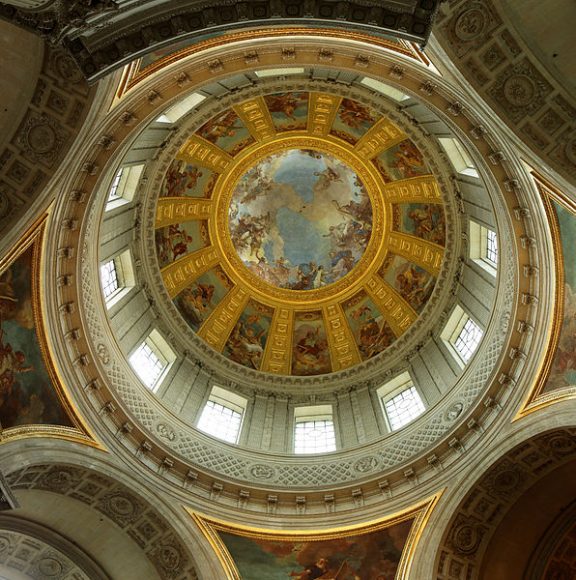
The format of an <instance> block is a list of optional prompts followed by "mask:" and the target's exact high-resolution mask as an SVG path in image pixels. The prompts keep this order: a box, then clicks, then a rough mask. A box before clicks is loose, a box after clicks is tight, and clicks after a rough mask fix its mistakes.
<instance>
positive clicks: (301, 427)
mask: <svg viewBox="0 0 576 580" xmlns="http://www.w3.org/2000/svg"><path fill="white" fill-rule="evenodd" d="M294 419H295V424H294V453H302V454H306V453H327V452H329V451H335V450H336V433H335V431H334V421H333V418H332V407H331V406H330V405H317V406H315V407H297V408H296V409H295V410H294Z"/></svg>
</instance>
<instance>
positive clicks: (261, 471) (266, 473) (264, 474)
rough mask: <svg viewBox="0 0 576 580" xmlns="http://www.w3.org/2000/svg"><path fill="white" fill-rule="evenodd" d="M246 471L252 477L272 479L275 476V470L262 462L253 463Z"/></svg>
mask: <svg viewBox="0 0 576 580" xmlns="http://www.w3.org/2000/svg"><path fill="white" fill-rule="evenodd" d="M248 471H249V473H250V475H251V476H252V477H253V478H254V479H273V478H274V477H275V476H276V470H275V469H274V468H272V467H270V466H269V465H264V464H263V463H257V464H256V465H253V466H252V467H250V469H249V470H248Z"/></svg>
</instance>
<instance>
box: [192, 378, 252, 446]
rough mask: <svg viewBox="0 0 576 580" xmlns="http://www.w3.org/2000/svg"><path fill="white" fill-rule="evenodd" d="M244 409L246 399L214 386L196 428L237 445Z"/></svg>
mask: <svg viewBox="0 0 576 580" xmlns="http://www.w3.org/2000/svg"><path fill="white" fill-rule="evenodd" d="M245 409H246V399H244V398H242V397H240V396H239V395H236V394H235V393H231V392H230V391H226V390H225V389H222V388H221V387H218V386H214V387H212V391H211V392H210V396H209V397H208V401H206V405H204V409H202V414H201V415H200V419H199V421H198V425H197V427H198V429H200V430H201V431H204V433H208V435H212V436H214V437H217V438H218V439H222V440H223V441H227V442H228V443H238V438H239V436H240V428H241V426H242V418H243V416H244V411H245Z"/></svg>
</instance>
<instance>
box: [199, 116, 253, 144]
mask: <svg viewBox="0 0 576 580" xmlns="http://www.w3.org/2000/svg"><path fill="white" fill-rule="evenodd" d="M196 134H197V135H199V136H200V137H203V138H204V139H206V140H207V141H210V142H211V143H214V145H217V146H218V147H220V148H221V149H224V151H226V152H227V153H230V155H235V154H236V153H238V152H239V151H241V150H242V149H244V148H245V147H248V146H249V145H252V144H253V143H254V138H253V137H252V136H251V135H250V131H248V129H247V127H246V125H244V123H243V122H242V120H241V119H240V117H239V116H238V114H237V113H236V111H234V110H232V109H227V110H226V111H224V112H223V113H220V114H219V115H216V117H213V118H212V119H210V120H209V121H208V122H207V123H205V124H204V125H202V127H200V129H198V131H197V132H196Z"/></svg>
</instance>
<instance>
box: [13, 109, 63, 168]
mask: <svg viewBox="0 0 576 580" xmlns="http://www.w3.org/2000/svg"><path fill="white" fill-rule="evenodd" d="M17 142H18V145H20V146H21V147H22V149H23V150H24V154H25V155H26V157H28V158H29V159H31V160H32V161H36V162H38V161H39V162H41V163H44V164H46V165H48V166H52V165H53V164H54V163H55V161H56V159H57V157H58V154H59V152H60V149H61V147H62V144H63V142H64V135H63V134H62V133H61V130H60V128H59V126H58V123H57V122H56V121H55V120H54V119H52V118H50V117H48V115H46V114H44V113H43V114H41V115H38V114H36V113H32V114H31V115H30V116H29V117H28V119H27V120H26V121H25V123H24V125H23V127H22V129H21V131H20V134H19V135H18V137H17Z"/></svg>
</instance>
